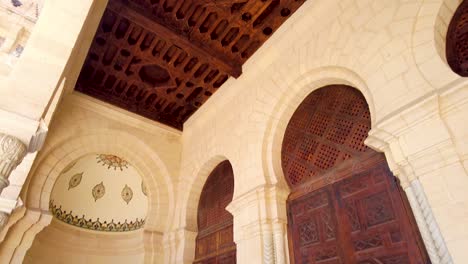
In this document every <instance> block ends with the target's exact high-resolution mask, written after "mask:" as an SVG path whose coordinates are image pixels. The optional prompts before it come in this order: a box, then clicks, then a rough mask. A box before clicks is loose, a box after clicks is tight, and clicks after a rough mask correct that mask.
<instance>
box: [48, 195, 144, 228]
mask: <svg viewBox="0 0 468 264" xmlns="http://www.w3.org/2000/svg"><path fill="white" fill-rule="evenodd" d="M49 208H50V211H51V212H52V214H53V215H54V216H55V218H57V219H58V220H60V221H62V222H64V223H67V224H70V225H73V226H76V227H80V228H86V229H90V230H95V231H104V232H127V231H133V230H137V229H140V228H142V227H143V226H144V225H145V219H138V218H137V219H136V220H133V221H127V220H125V221H124V222H123V223H121V222H120V221H118V222H116V221H114V220H113V219H112V220H111V221H110V222H109V223H108V222H107V221H103V222H101V220H99V218H98V219H96V220H93V219H86V216H85V215H83V216H81V217H79V216H77V215H73V213H72V212H71V211H70V212H67V211H65V210H62V206H58V207H57V206H56V205H54V204H53V201H52V200H51V201H50V203H49Z"/></svg>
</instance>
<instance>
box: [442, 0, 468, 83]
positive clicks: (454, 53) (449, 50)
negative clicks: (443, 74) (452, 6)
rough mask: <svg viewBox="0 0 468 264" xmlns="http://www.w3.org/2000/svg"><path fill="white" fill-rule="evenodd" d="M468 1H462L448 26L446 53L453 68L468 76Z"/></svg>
mask: <svg viewBox="0 0 468 264" xmlns="http://www.w3.org/2000/svg"><path fill="white" fill-rule="evenodd" d="M467 27H468V2H467V1H462V2H461V4H460V6H459V7H458V8H457V10H456V12H455V14H454V16H453V18H452V20H451V22H450V25H449V28H448V32H447V45H446V55H447V61H448V63H449V65H450V67H451V68H452V70H453V71H454V72H455V73H457V74H459V75H460V76H463V77H468V31H467V30H466V29H467Z"/></svg>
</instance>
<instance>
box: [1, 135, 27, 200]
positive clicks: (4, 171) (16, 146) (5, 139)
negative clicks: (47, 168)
mask: <svg viewBox="0 0 468 264" xmlns="http://www.w3.org/2000/svg"><path fill="white" fill-rule="evenodd" d="M26 153H27V148H26V145H25V144H24V143H23V142H21V140H19V139H18V138H16V137H13V136H10V135H7V134H3V133H0V178H1V181H0V188H1V189H0V191H1V190H3V188H5V187H6V186H8V177H9V176H10V174H11V172H12V171H13V170H14V169H15V168H16V167H17V166H18V165H19V164H20V163H21V161H22V160H23V158H24V156H26Z"/></svg>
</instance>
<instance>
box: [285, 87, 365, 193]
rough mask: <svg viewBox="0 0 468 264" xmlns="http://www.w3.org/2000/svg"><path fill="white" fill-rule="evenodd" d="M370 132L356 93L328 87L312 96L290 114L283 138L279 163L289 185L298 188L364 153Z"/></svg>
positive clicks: (358, 93) (342, 88)
mask: <svg viewBox="0 0 468 264" xmlns="http://www.w3.org/2000/svg"><path fill="white" fill-rule="evenodd" d="M370 128H371V127H370V114H369V110H368V107H367V103H366V100H365V98H364V96H363V95H362V94H361V93H360V92H359V91H358V90H356V89H354V88H351V87H348V86H344V85H331V86H327V87H324V88H321V89H318V90H316V91H314V92H312V93H311V94H310V95H309V96H307V97H306V98H305V99H304V101H303V102H302V103H301V104H300V105H299V107H298V108H297V110H296V111H295V112H294V114H293V116H292V117H291V120H290V121H289V123H288V126H287V128H286V132H285V135H284V140H283V147H282V150H281V159H282V167H283V171H284V172H285V174H286V179H287V180H288V183H289V185H290V186H291V187H295V186H298V185H300V184H302V183H303V182H305V181H309V180H311V179H313V178H314V177H315V176H317V175H322V174H323V173H324V172H325V171H329V170H330V169H332V168H334V167H335V166H336V165H337V164H340V163H341V162H342V161H345V160H348V159H350V158H352V157H356V156H360V155H361V154H362V153H367V152H368V151H369V148H368V147H367V146H366V145H365V144H364V141H365V139H366V138H367V134H368V132H369V130H370ZM331 180H332V179H331Z"/></svg>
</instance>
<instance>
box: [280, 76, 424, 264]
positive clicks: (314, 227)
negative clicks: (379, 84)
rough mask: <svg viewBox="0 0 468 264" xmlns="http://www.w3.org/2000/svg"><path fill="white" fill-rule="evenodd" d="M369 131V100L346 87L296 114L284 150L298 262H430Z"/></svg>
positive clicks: (328, 90) (326, 92)
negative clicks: (368, 143)
mask: <svg viewBox="0 0 468 264" xmlns="http://www.w3.org/2000/svg"><path fill="white" fill-rule="evenodd" d="M370 128H371V122H370V113H369V108H368V106H367V103H366V100H365V99H364V97H363V96H362V94H360V93H359V91H357V90H355V89H353V88H351V87H348V86H343V85H332V86H328V87H324V88H321V89H319V90H316V91H314V92H313V93H311V94H310V95H309V96H307V97H306V99H305V100H304V101H303V102H302V103H301V104H300V105H299V107H298V109H297V110H296V111H295V113H294V114H293V116H292V118H291V120H290V122H289V124H288V126H287V129H286V133H285V136H284V141H283V144H282V168H283V171H284V174H285V176H286V179H287V181H288V183H289V186H290V187H291V189H292V193H291V194H290V196H289V198H288V211H289V213H288V229H289V233H288V235H289V240H290V246H292V247H291V248H290V256H291V260H292V262H293V263H303V262H306V263H319V262H320V261H331V263H334V262H337V263H348V262H349V263H368V261H369V259H379V261H381V262H384V263H385V262H386V261H397V262H398V263H420V262H421V263H425V262H427V261H428V256H427V253H426V252H425V249H424V246H423V243H422V239H421V237H420V235H419V233H418V231H417V226H416V222H415V220H414V218H413V217H412V214H411V210H410V208H409V205H408V202H407V200H406V198H405V196H404V192H403V190H402V189H401V187H400V186H399V184H398V183H396V181H395V179H396V178H394V176H393V175H392V174H391V172H390V170H389V168H388V165H387V164H386V161H385V158H384V156H383V155H382V154H380V153H378V152H376V151H374V150H372V149H369V148H368V147H367V146H366V145H365V144H364V140H365V139H366V138H367V135H368V132H369V130H370ZM366 261H367V262H366Z"/></svg>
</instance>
